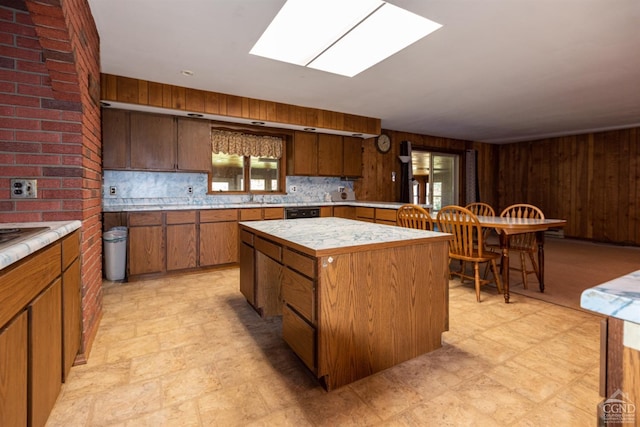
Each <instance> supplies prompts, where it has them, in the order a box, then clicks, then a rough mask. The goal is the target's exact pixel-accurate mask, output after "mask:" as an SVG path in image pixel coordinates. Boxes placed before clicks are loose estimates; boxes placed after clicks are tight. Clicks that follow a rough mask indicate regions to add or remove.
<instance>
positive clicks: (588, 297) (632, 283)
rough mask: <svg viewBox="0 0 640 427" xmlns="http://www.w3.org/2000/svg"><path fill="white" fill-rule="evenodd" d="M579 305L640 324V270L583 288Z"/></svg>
mask: <svg viewBox="0 0 640 427" xmlns="http://www.w3.org/2000/svg"><path fill="white" fill-rule="evenodd" d="M580 306H581V307H582V308H584V309H587V310H591V311H595V312H596V313H600V314H604V315H607V316H611V317H615V318H618V319H621V320H626V321H629V322H633V323H637V324H639V325H640V270H638V271H634V272H633V273H629V274H627V275H625V276H622V277H618V278H616V279H613V280H610V281H608V282H605V283H602V284H600V285H598V286H595V287H593V288H589V289H587V290H585V291H584V292H582V296H581V298H580Z"/></svg>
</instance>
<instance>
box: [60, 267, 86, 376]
mask: <svg viewBox="0 0 640 427" xmlns="http://www.w3.org/2000/svg"><path fill="white" fill-rule="evenodd" d="M80 292H81V289H80V260H79V259H78V258H76V259H75V261H73V263H72V264H71V265H70V266H69V268H67V269H66V270H65V272H64V273H62V359H63V370H62V380H63V381H66V379H67V376H68V375H69V370H71V366H73V362H74V361H75V359H76V356H77V354H78V351H80V344H81V340H82V307H81V304H82V296H81V294H80Z"/></svg>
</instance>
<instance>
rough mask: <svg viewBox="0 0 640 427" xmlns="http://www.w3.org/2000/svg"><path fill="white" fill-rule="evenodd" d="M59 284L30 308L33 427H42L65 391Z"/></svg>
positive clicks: (56, 283) (31, 416)
mask: <svg viewBox="0 0 640 427" xmlns="http://www.w3.org/2000/svg"><path fill="white" fill-rule="evenodd" d="M61 283H62V282H61V280H60V279H58V280H56V281H55V282H54V283H53V284H52V285H51V286H50V287H49V288H48V289H47V290H46V291H44V292H43V293H42V294H40V296H38V297H37V298H36V300H35V301H33V302H32V303H31V305H30V306H29V322H30V325H29V329H30V333H29V348H30V351H29V366H30V370H29V371H30V375H29V376H30V378H31V387H29V400H30V402H31V404H30V420H31V422H30V424H31V425H32V426H43V425H45V423H46V422H47V418H49V413H50V412H51V410H52V409H53V406H54V405H55V403H56V399H57V398H58V394H59V393H60V388H61V387H62V375H61V366H62V305H61V302H62V285H61Z"/></svg>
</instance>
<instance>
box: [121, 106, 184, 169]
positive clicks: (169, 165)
mask: <svg viewBox="0 0 640 427" xmlns="http://www.w3.org/2000/svg"><path fill="white" fill-rule="evenodd" d="M130 115H131V116H130V121H131V123H130V127H131V134H130V135H131V141H130V144H131V169H151V170H174V169H175V168H176V166H177V162H176V157H177V154H176V122H175V118H174V117H173V116H165V115H161V114H148V113H139V112H136V111H132V112H131V113H130Z"/></svg>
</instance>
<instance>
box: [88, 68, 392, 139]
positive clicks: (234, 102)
mask: <svg viewBox="0 0 640 427" xmlns="http://www.w3.org/2000/svg"><path fill="white" fill-rule="evenodd" d="M100 97H101V99H102V100H105V101H115V102H125V103H128V104H138V105H147V106H150V107H159V108H171V109H174V110H182V111H188V112H193V113H205V114H214V115H220V116H229V117H241V118H246V119H247V120H248V121H250V120H259V121H267V122H273V123H284V124H294V125H299V126H306V127H314V128H324V129H334V130H342V131H346V132H353V133H365V134H376V135H377V134H379V133H380V119H376V118H371V117H364V116H357V115H355V114H347V113H339V112H335V111H327V110H321V109H318V108H309V107H300V106H296V105H289V104H282V103H279V102H273V101H264V100H260V99H253V98H245V97H242V96H237V95H228V94H224V93H217V92H208V91H204V90H198V89H191V88H186V87H181V86H173V85H169V84H165V83H156V82H149V81H146V80H139V79H133V78H129V77H122V76H114V75H111V74H102V75H101V94H100Z"/></svg>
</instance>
